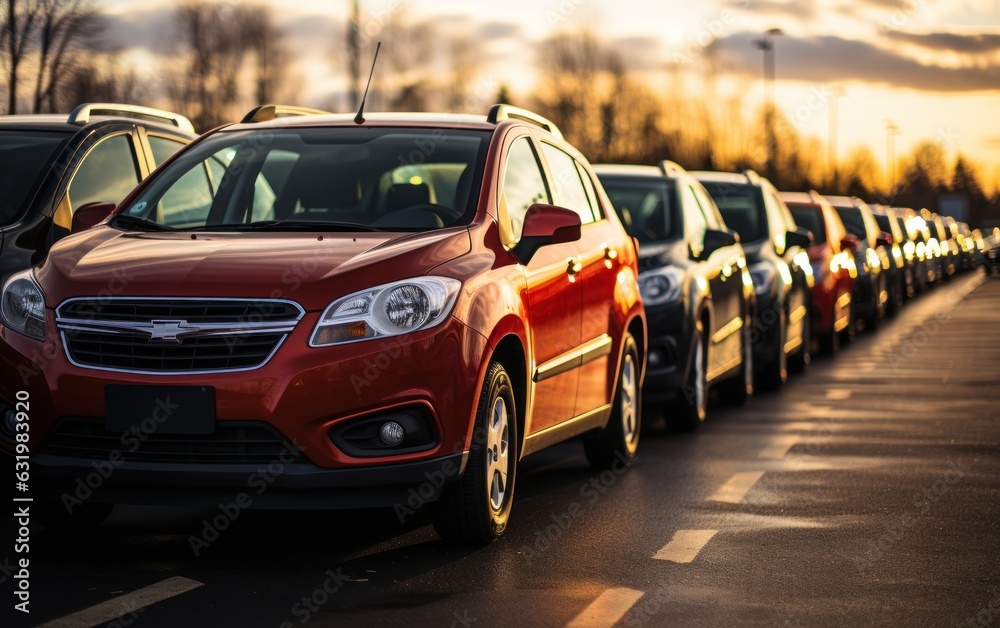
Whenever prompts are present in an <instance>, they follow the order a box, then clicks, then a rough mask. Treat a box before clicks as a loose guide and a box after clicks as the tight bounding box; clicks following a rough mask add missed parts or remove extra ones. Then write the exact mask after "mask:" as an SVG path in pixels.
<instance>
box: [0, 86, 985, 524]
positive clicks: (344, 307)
mask: <svg viewBox="0 0 1000 628" xmlns="http://www.w3.org/2000/svg"><path fill="white" fill-rule="evenodd" d="M0 120H2V122H0V158H2V159H3V160H4V163H5V164H6V165H7V166H8V167H7V168H6V169H5V172H8V173H10V174H9V175H8V178H7V180H6V185H7V187H8V190H10V193H9V194H8V203H9V204H8V206H7V207H6V209H4V210H3V211H4V213H3V214H0V217H2V220H3V226H2V228H0V229H2V231H0V233H2V240H0V243H2V247H3V248H2V249H0V255H2V260H3V263H2V265H0V273H2V294H0V417H2V421H0V451H2V452H3V455H4V457H5V458H8V459H11V460H12V459H13V456H14V455H15V454H16V455H25V454H26V453H29V452H30V464H31V473H32V476H31V477H32V486H33V488H34V489H35V490H38V491H40V493H39V495H38V497H37V498H36V499H35V505H34V506H33V508H34V511H33V513H34V514H35V515H36V517H37V520H40V521H43V522H44V523H45V525H48V526H75V527H81V526H85V525H94V524H99V523H101V522H102V521H103V520H104V519H105V518H106V517H107V516H108V514H109V513H110V511H111V509H112V507H113V506H114V505H115V504H118V503H140V504H167V505H185V506H192V505H202V506H206V507H209V508H212V507H216V505H218V504H220V503H223V502H225V503H229V501H231V500H232V498H233V496H234V495H237V494H240V492H241V491H246V490H247V488H248V486H249V487H250V488H253V489H254V496H253V500H252V502H253V505H254V507H277V508H356V507H372V506H391V507H393V508H395V509H396V511H397V514H400V516H401V518H405V517H406V516H407V515H408V514H409V513H411V512H413V511H415V510H416V509H418V508H420V507H423V506H425V505H429V507H430V509H431V511H432V514H433V520H434V525H435V528H436V529H437V531H438V533H439V534H440V535H441V536H442V537H443V538H445V539H448V540H451V541H456V542H462V543H487V542H490V541H492V540H493V539H495V538H497V537H498V536H499V535H500V534H502V533H503V531H504V529H505V528H506V526H507V523H508V520H509V517H510V514H511V509H512V505H513V499H514V490H515V486H516V481H515V480H516V477H517V466H518V461H519V460H520V459H521V458H523V457H524V456H527V455H529V454H531V453H534V452H536V451H539V450H541V449H544V448H546V447H549V446H551V445H553V444H555V443H559V442H562V441H565V440H567V439H570V438H574V437H578V436H579V437H582V439H581V440H582V441H583V446H584V451H585V453H586V456H587V459H588V460H589V461H590V463H591V464H593V465H594V466H595V467H598V468H602V469H606V468H613V469H619V468H621V467H622V466H623V465H628V464H630V463H631V461H632V459H633V458H634V457H635V455H636V452H637V449H638V442H639V437H640V433H641V422H642V414H643V408H644V406H646V407H648V406H650V405H657V406H661V407H663V408H664V409H665V410H666V412H665V414H666V416H667V419H668V421H669V423H670V424H671V425H672V426H673V427H675V428H677V429H681V430H687V431H690V430H694V429H696V428H697V427H698V426H699V424H700V423H701V422H702V421H704V420H705V418H706V416H707V413H708V408H709V403H708V399H709V393H710V392H711V391H713V390H714V391H715V393H717V394H718V395H719V396H720V397H721V399H722V400H724V401H726V402H730V403H736V404H742V403H744V402H746V401H747V399H748V398H749V397H750V396H751V395H752V394H753V392H754V390H755V388H757V389H776V388H778V387H780V386H781V384H782V383H783V382H784V381H785V380H786V378H787V377H788V373H789V371H802V370H804V369H805V368H806V366H807V365H808V364H809V362H810V359H811V355H812V353H813V351H814V345H815V347H818V348H821V349H823V350H826V351H833V350H836V348H837V346H838V344H839V343H840V342H841V341H849V340H850V338H852V337H853V334H854V333H855V331H856V329H857V328H858V327H859V324H858V323H859V322H860V321H864V327H865V328H869V329H871V328H874V327H876V326H877V325H878V323H879V321H881V320H882V319H883V318H884V317H886V316H890V315H891V314H893V313H894V312H895V311H897V310H898V308H899V307H900V306H901V305H902V303H903V302H904V300H905V298H908V297H911V296H913V295H914V294H916V293H917V292H919V291H920V290H924V289H927V288H928V287H929V286H931V285H933V284H934V283H936V282H938V281H942V280H944V278H946V277H948V276H951V275H952V274H954V273H956V272H959V271H960V270H962V269H965V268H971V267H974V266H976V265H977V264H978V263H980V262H979V260H978V258H977V257H976V254H975V252H974V251H975V250H976V249H975V248H974V245H976V242H977V238H979V240H978V241H981V238H980V237H979V236H977V235H976V234H975V233H974V232H971V231H969V229H968V227H967V225H962V224H961V223H955V222H953V221H948V220H946V219H942V218H941V217H938V216H935V215H933V214H930V213H927V212H926V210H925V211H923V212H919V213H918V212H915V211H912V210H899V209H894V208H885V207H874V208H871V207H869V206H868V205H866V204H865V203H863V202H861V201H859V200H858V199H852V198H841V197H833V198H830V199H827V198H824V197H822V196H820V195H819V194H817V193H816V192H808V193H802V192H799V193H783V192H778V191H777V190H776V189H775V188H774V186H773V185H771V183H770V182H768V181H767V180H766V179H764V178H762V177H759V176H758V175H756V174H755V173H753V172H745V173H742V174H732V173H718V172H686V171H685V170H684V169H683V168H681V167H680V166H678V165H677V164H675V163H672V162H669V161H664V162H661V163H660V164H659V165H657V166H640V165H598V166H591V164H590V163H589V162H588V161H587V160H586V158H585V157H584V156H583V155H582V154H580V152H579V151H577V150H576V149H575V148H574V147H573V146H572V145H570V144H569V143H568V142H566V141H565V139H564V138H563V137H562V134H561V133H560V132H559V129H558V128H557V127H556V125H555V124H553V123H552V122H551V121H549V120H546V119H545V118H542V117H540V116H538V115H536V114H534V113H532V112H530V111H525V110H523V109H517V108H514V107H510V106H507V105H497V106H494V107H493V108H492V109H491V110H490V112H489V114H488V115H487V116H486V117H485V118H484V117H482V116H456V115H452V114H449V115H426V114H422V115H413V114H384V115H369V116H367V118H366V117H363V116H361V115H360V114H359V115H358V116H348V115H334V114H325V113H323V112H317V111H313V110H304V109H298V108H294V107H281V106H274V105H268V106H262V107H258V108H256V109H254V110H253V111H251V112H249V113H248V114H247V115H246V117H245V118H244V119H243V120H242V121H241V122H240V123H238V124H233V125H229V126H225V127H221V128H219V129H215V130H214V131H211V132H209V133H206V134H204V135H202V136H200V137H197V139H195V136H194V134H193V129H192V128H191V125H190V123H189V122H187V120H186V118H183V117H182V116H178V115H176V114H172V113H170V112H163V111H159V110H153V109H146V108H136V107H125V106H120V105H103V104H102V105H95V104H91V105H82V106H81V107H80V108H78V109H77V110H76V111H74V112H73V114H71V115H70V116H69V118H68V119H67V118H62V119H60V118H57V117H53V116H46V117H40V116H31V117H23V118H17V117H12V118H6V119H0ZM192 140H193V141H192ZM188 142H190V143H188ZM140 180H141V182H140ZM133 188H134V189H133ZM979 249H980V250H981V249H982V245H979ZM29 418H30V430H29V428H28V421H29ZM29 434H30V436H29ZM95 473H96V474H97V475H94V474H95ZM226 500H229V501H226Z"/></svg>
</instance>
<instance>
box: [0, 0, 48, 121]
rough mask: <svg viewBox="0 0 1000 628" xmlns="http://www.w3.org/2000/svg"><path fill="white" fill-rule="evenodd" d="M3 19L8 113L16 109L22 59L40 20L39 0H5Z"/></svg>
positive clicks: (1, 35)
mask: <svg viewBox="0 0 1000 628" xmlns="http://www.w3.org/2000/svg"><path fill="white" fill-rule="evenodd" d="M3 2H4V5H5V6H3V9H4V10H3V12H2V15H3V17H2V18H0V19H2V20H3V21H2V22H0V41H2V43H3V64H4V69H5V70H6V73H7V113H8V114H14V113H17V85H18V81H19V80H20V78H21V77H20V68H21V62H22V61H24V58H25V56H26V55H27V54H28V49H29V46H30V45H31V41H32V39H33V37H34V34H35V29H36V27H37V23H38V13H39V4H38V2H37V0H3Z"/></svg>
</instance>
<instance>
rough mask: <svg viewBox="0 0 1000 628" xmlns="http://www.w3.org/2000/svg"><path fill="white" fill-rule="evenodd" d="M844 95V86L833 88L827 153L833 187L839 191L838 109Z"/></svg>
mask: <svg viewBox="0 0 1000 628" xmlns="http://www.w3.org/2000/svg"><path fill="white" fill-rule="evenodd" d="M843 95H844V88H843V87H841V86H839V85H838V86H837V87H835V88H834V90H833V98H832V99H831V101H830V111H829V113H830V137H829V138H827V139H828V141H827V149H828V150H829V153H828V155H827V161H828V167H829V168H830V172H831V174H832V175H833V186H832V187H833V188H834V189H835V190H837V191H839V189H838V188H837V186H838V185H839V184H840V169H839V168H838V151H837V142H838V140H839V139H840V137H839V136H840V133H839V131H838V128H837V127H838V125H839V123H840V111H839V110H838V103H839V99H840V98H841V97H843Z"/></svg>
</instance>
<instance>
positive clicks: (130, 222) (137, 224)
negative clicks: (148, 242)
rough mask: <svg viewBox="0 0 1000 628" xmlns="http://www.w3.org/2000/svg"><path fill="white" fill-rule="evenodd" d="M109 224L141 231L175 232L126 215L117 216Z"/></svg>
mask: <svg viewBox="0 0 1000 628" xmlns="http://www.w3.org/2000/svg"><path fill="white" fill-rule="evenodd" d="M111 222H112V223H113V224H116V225H121V226H122V227H131V228H133V229H139V230H141V231H177V230H176V229H174V228H172V227H168V226H166V225H161V224H160V223H158V222H153V221H152V220H147V219H145V218H138V217H136V216H129V215H128V214H118V215H117V216H115V217H114V219H113V220H112V221H111Z"/></svg>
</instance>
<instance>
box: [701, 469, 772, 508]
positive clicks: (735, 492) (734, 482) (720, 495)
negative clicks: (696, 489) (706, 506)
mask: <svg viewBox="0 0 1000 628" xmlns="http://www.w3.org/2000/svg"><path fill="white" fill-rule="evenodd" d="M763 475H764V472H763V471H741V472H740V473H734V474H733V477H731V478H729V480H728V481H727V482H726V483H725V484H723V485H722V486H721V487H719V490H717V491H715V494H714V495H712V496H711V497H709V499H710V500H712V501H716V502H726V503H727V504H738V503H740V502H742V501H743V498H744V497H745V496H746V494H747V491H749V490H750V489H751V488H753V485H754V484H756V483H757V480H759V479H760V478H761V476H763Z"/></svg>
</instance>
